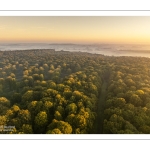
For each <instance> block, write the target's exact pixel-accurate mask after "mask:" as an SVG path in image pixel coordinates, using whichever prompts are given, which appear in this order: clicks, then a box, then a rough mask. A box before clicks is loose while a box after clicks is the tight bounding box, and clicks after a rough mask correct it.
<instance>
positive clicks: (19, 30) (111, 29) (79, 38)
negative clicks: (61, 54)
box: [0, 16, 150, 44]
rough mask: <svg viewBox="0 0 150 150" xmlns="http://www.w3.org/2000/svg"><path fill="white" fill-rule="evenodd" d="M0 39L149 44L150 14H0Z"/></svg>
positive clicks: (8, 40)
mask: <svg viewBox="0 0 150 150" xmlns="http://www.w3.org/2000/svg"><path fill="white" fill-rule="evenodd" d="M0 34H1V36H0V42H65V43H66V42H67V43H118V44H120V43H121V44H150V17H144V16H141V17H138V16H135V17H132V16H129V17H124V16H121V17H120V16H116V17H115V16H113V17H112V16H111V17H108V16H104V17H103V16H99V17H94V16H91V17H88V16H85V17H82V16H79V17H74V16H71V17H65V16H64V17H58V16H54V17H52V16H48V17H44V16H41V17H40V16H39V17H38V16H36V17H32V16H28V17H24V16H22V17H19V16H18V17H15V16H12V17H2V16H1V17H0Z"/></svg>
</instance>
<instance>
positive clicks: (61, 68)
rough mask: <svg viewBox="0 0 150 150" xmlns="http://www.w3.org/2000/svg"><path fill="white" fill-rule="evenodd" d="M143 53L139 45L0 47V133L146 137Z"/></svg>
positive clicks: (148, 115) (148, 93)
mask: <svg viewBox="0 0 150 150" xmlns="http://www.w3.org/2000/svg"><path fill="white" fill-rule="evenodd" d="M35 46H36V47H35ZM149 54H150V52H149V47H148V46H141V45H134V46H133V45H127V46H123V45H121V46H120V45H110V44H100V45H82V44H71V43H68V44H55V43H53V44H43V43H41V44H38V45H37V44H16V43H13V44H6V43H4V44H0V107H1V109H0V133H1V134H149V133H150V58H149ZM138 56H139V57H138Z"/></svg>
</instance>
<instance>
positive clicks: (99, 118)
mask: <svg viewBox="0 0 150 150" xmlns="http://www.w3.org/2000/svg"><path fill="white" fill-rule="evenodd" d="M107 85H108V82H107V80H106V79H104V80H103V84H102V87H101V92H100V96H99V100H98V110H97V115H98V116H97V134H102V133H103V122H104V108H105V98H106V88H107Z"/></svg>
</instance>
